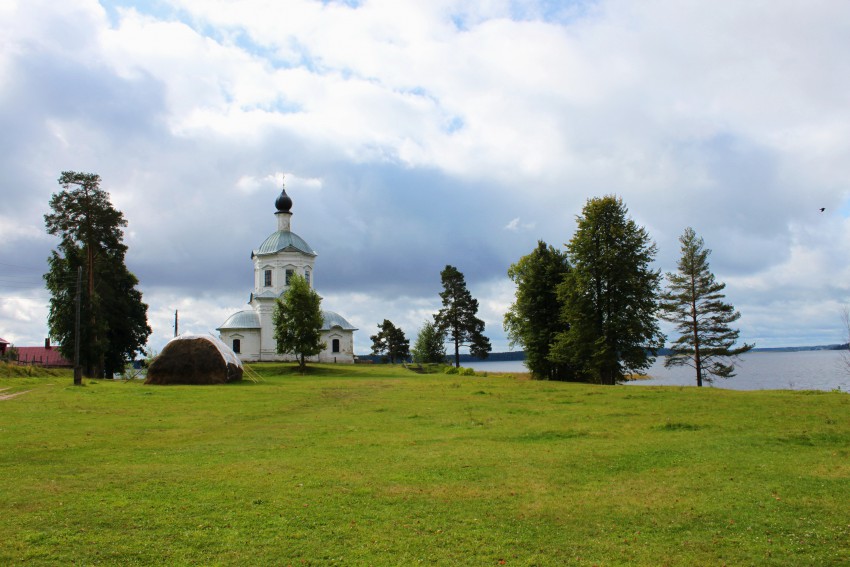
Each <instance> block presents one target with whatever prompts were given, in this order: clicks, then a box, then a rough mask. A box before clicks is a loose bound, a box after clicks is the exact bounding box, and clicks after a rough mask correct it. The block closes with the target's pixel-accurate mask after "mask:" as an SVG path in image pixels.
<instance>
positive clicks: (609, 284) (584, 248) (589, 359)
mask: <svg viewBox="0 0 850 567" xmlns="http://www.w3.org/2000/svg"><path fill="white" fill-rule="evenodd" d="M627 213H628V210H627V209H626V207H625V205H624V204H623V202H622V200H621V199H619V198H618V197H615V196H606V197H601V198H599V197H597V198H593V199H589V200H588V201H587V204H586V205H585V206H584V209H583V210H582V214H581V216H579V217H578V228H577V230H576V233H575V234H574V235H573V238H572V240H570V242H569V244H568V245H567V254H568V258H569V260H570V263H571V264H572V270H571V271H570V273H569V274H567V276H566V278H565V279H564V282H563V283H562V284H561V285H560V286H558V297H559V299H560V300H561V302H562V303H563V309H562V311H561V313H562V316H563V321H564V323H566V324H568V325H569V329H568V330H566V331H564V332H561V333H559V335H558V338H557V340H556V342H555V344H554V345H553V347H552V351H551V354H550V359H551V360H552V361H553V362H559V363H567V364H571V365H573V366H574V367H575V368H576V370H577V371H578V372H579V373H580V375H581V376H580V377H581V378H583V379H585V380H587V381H591V382H598V383H601V384H616V383H617V381H618V380H622V379H623V377H624V376H625V373H626V372H633V371H640V370H643V369H645V368H648V367H649V365H650V364H652V362H653V360H654V358H653V357H654V356H655V355H656V353H657V350H658V349H659V348H660V347H661V346H662V345H663V344H664V336H663V335H662V334H661V332H660V331H659V328H658V321H657V319H656V316H655V315H656V312H657V310H658V293H659V282H660V277H661V276H660V274H659V272H657V271H654V270H652V269H651V267H650V265H651V263H652V261H653V259H654V257H655V245H654V244H653V243H652V242H651V241H650V239H649V236H648V234H647V232H646V229H644V228H643V227H640V226H638V225H637V224H636V223H635V222H634V221H633V220H631V219H629V218H627V217H626V215H627Z"/></svg>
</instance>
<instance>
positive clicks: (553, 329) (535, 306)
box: [505, 240, 572, 380]
mask: <svg viewBox="0 0 850 567" xmlns="http://www.w3.org/2000/svg"><path fill="white" fill-rule="evenodd" d="M569 272H570V263H569V260H568V259H567V255H566V253H564V252H561V251H559V250H556V249H555V248H554V247H552V246H547V245H546V243H545V242H543V241H542V240H539V241H538V242H537V248H535V249H534V250H533V251H532V252H531V253H530V254H527V255H525V256H523V257H522V258H520V259H519V261H517V262H516V263H515V264H511V266H510V268H508V277H510V278H511V280H513V282H514V283H515V284H516V286H517V288H516V296H515V297H516V299H515V300H514V303H513V304H512V305H511V306H510V308H509V309H508V312H507V313H506V314H505V331H507V333H508V338H509V339H510V341H511V346H515V345H519V346H521V347H522V349H523V350H524V351H525V365H526V366H527V367H528V369H529V370H530V371H531V373H532V375H533V376H534V377H535V378H538V379H548V380H566V379H568V378H570V377H571V376H572V372H571V367H570V365H569V364H567V363H564V362H555V361H553V360H551V359H550V358H549V355H550V349H551V345H552V343H554V342H555V339H556V337H557V336H558V334H559V333H563V332H565V331H566V330H567V329H568V328H569V326H568V325H567V323H565V322H564V320H563V319H562V317H561V311H562V308H563V304H562V303H561V301H560V300H559V299H558V292H557V289H558V286H559V285H560V284H561V283H562V282H563V281H564V278H565V277H566V276H567V274H568V273H569Z"/></svg>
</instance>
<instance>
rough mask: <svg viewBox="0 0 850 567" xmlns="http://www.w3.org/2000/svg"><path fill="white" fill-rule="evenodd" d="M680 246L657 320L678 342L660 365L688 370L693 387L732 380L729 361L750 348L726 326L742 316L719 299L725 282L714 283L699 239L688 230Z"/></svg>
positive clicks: (706, 251)
mask: <svg viewBox="0 0 850 567" xmlns="http://www.w3.org/2000/svg"><path fill="white" fill-rule="evenodd" d="M679 242H681V244H682V247H681V251H682V256H681V257H680V258H679V262H678V272H677V273H668V274H667V281H668V286H667V289H666V290H665V291H664V293H663V294H662V295H661V318H662V319H664V320H665V321H669V322H671V323H674V324H675V325H676V331H677V332H678V333H679V338H677V339H676V340H675V341H674V342H673V344H672V347H671V350H672V353H671V354H670V355H668V356H667V358H666V360H665V361H664V366H665V367H671V366H690V367H692V368H693V369H694V370H695V372H696V379H697V386H702V385H703V382H709V383H710V382H712V380H713V377H720V378H729V377H732V376H734V375H735V374H734V369H735V365H734V363H733V360H734V358H735V357H737V356H738V355H740V354H743V353H745V352H747V351H748V350H750V349H752V348H753V346H754V345H749V344H744V345H742V346H740V347H737V348H736V347H735V346H734V345H735V343H736V342H737V340H738V333H739V331H737V330H734V329H732V328H731V327H730V326H729V325H730V323H732V322H734V321H737V320H738V319H739V318H740V317H741V314H740V313H739V312H737V311H735V308H734V307H732V305H730V304H729V303H725V302H724V301H723V298H724V297H725V295H724V294H723V293H722V291H723V290H724V289H725V288H726V284H724V283H721V282H718V281H716V280H715V278H714V274H713V273H712V272H711V270H710V269H709V265H708V256H709V255H710V254H711V250H709V249H707V248H705V242H704V241H703V239H702V238H699V237H698V236H697V235H696V232H695V231H694V229H692V228H690V227H688V228H686V229H685V232H684V234H682V236H681V237H679Z"/></svg>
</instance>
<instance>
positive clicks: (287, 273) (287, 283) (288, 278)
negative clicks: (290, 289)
mask: <svg viewBox="0 0 850 567" xmlns="http://www.w3.org/2000/svg"><path fill="white" fill-rule="evenodd" d="M293 275H295V270H286V285H289V281H290V280H291V279H292V276H293Z"/></svg>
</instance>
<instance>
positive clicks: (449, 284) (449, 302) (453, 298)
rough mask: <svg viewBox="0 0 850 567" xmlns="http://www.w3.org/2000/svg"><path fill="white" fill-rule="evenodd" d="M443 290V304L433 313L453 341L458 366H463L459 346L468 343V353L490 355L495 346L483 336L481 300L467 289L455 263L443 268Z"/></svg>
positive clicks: (485, 356)
mask: <svg viewBox="0 0 850 567" xmlns="http://www.w3.org/2000/svg"><path fill="white" fill-rule="evenodd" d="M440 278H441V279H442V282H443V291H442V292H440V298H441V299H442V300H443V308H442V309H440V311H439V312H438V313H437V315H436V316H435V317H434V323H435V324H436V325H437V328H438V329H439V331H440V332H441V333H444V334H445V335H446V336H447V338H448V340H449V341H450V342H451V343H452V344H453V345H454V351H455V366H456V367H460V347H461V346H469V354H471V355H472V356H475V357H478V358H487V356H488V355H489V354H490V350H492V347H491V346H490V339H488V338H487V337H485V336H484V321H482V320H481V319H479V318H478V317H476V314H477V313H478V300H477V299H475V298H474V297H472V294H471V293H469V290H468V289H466V280H465V279H464V277H463V274H462V273H461V272H460V271H459V270H458V269H457V268H455V267H454V266H448V265H447V266H446V267H445V269H444V270H443V271H442V272H440Z"/></svg>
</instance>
